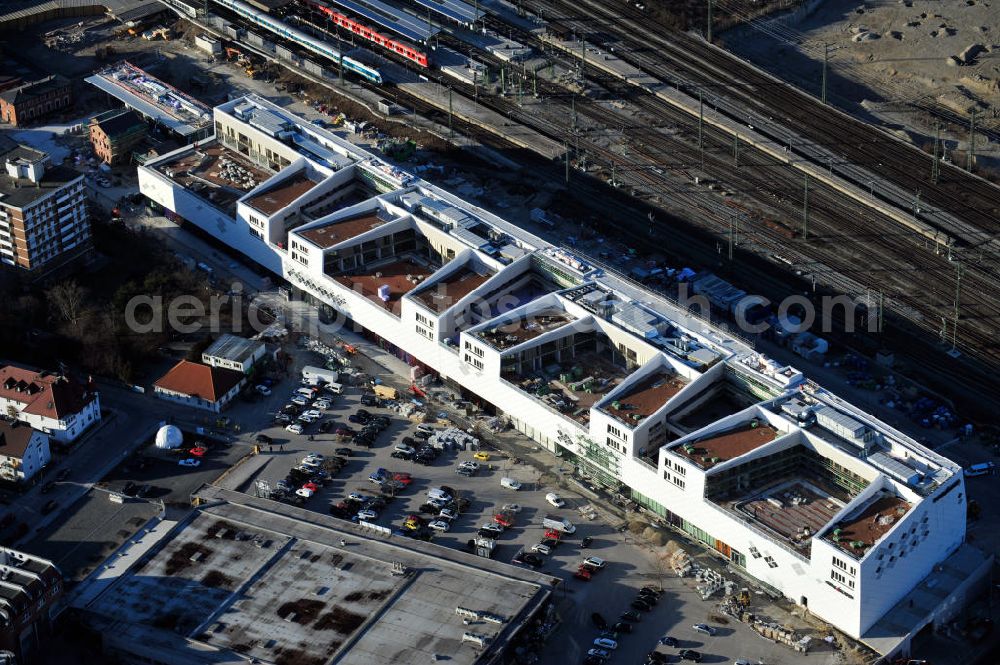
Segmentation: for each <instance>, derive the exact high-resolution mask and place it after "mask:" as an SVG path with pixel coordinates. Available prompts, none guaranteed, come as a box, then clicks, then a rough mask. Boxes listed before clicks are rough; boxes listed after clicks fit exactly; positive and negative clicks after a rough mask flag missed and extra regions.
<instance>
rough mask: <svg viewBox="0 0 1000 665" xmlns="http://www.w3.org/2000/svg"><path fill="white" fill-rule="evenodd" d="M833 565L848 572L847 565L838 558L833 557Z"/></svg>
mask: <svg viewBox="0 0 1000 665" xmlns="http://www.w3.org/2000/svg"><path fill="white" fill-rule="evenodd" d="M833 565H834V566H835V567H837V568H840V569H841V570H847V563H846V562H844V561H841V560H840V559H838V558H837V557H833Z"/></svg>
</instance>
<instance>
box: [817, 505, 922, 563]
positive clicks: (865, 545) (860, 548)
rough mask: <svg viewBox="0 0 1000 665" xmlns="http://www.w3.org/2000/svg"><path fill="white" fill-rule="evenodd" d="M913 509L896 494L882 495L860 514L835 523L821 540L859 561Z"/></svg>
mask: <svg viewBox="0 0 1000 665" xmlns="http://www.w3.org/2000/svg"><path fill="white" fill-rule="evenodd" d="M912 507H913V506H912V504H911V503H910V502H909V501H907V500H905V499H903V498H901V497H898V496H896V495H895V494H888V493H885V492H883V493H882V495H881V496H880V497H879V498H877V499H875V500H874V501H872V502H871V503H869V504H868V505H866V506H865V507H864V509H863V510H862V511H861V512H858V513H854V514H853V515H851V516H850V517H847V518H846V519H843V520H841V521H840V522H838V523H837V525H836V526H835V527H834V528H833V529H830V530H829V531H827V532H826V534H825V536H824V537H825V538H826V540H828V541H829V542H831V543H833V544H835V545H837V546H839V547H840V549H842V550H844V551H845V552H847V553H848V554H851V555H852V556H855V557H858V558H859V559H860V558H861V557H863V556H864V555H865V552H866V551H868V549H869V548H870V547H872V546H873V545H874V544H875V543H877V542H878V540H879V538H881V537H882V536H884V535H885V534H887V533H888V532H889V530H890V529H892V527H893V526H895V525H896V523H897V522H899V520H900V519H902V517H903V515H905V514H906V513H907V512H908V511H909V510H910V508H912Z"/></svg>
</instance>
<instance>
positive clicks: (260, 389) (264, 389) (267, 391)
mask: <svg viewBox="0 0 1000 665" xmlns="http://www.w3.org/2000/svg"><path fill="white" fill-rule="evenodd" d="M257 392H259V393H260V394H261V395H263V396H264V397H270V396H271V389H270V388H268V387H267V386H265V385H263V384H261V385H259V386H257Z"/></svg>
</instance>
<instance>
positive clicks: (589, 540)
mask: <svg viewBox="0 0 1000 665" xmlns="http://www.w3.org/2000/svg"><path fill="white" fill-rule="evenodd" d="M592 542H594V539H593V538H591V537H590V536H587V537H586V538H584V539H583V540H582V541H580V547H582V548H584V549H586V548H588V547H590V544H591V543H592Z"/></svg>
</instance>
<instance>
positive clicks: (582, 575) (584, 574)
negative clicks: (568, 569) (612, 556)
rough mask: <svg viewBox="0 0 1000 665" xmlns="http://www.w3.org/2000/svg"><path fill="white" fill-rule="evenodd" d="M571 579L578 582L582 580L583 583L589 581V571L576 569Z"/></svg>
mask: <svg viewBox="0 0 1000 665" xmlns="http://www.w3.org/2000/svg"><path fill="white" fill-rule="evenodd" d="M573 577H575V578H576V579H578V580H583V581H584V582H589V581H590V571H589V570H587V569H586V568H577V570H576V572H575V573H573Z"/></svg>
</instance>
